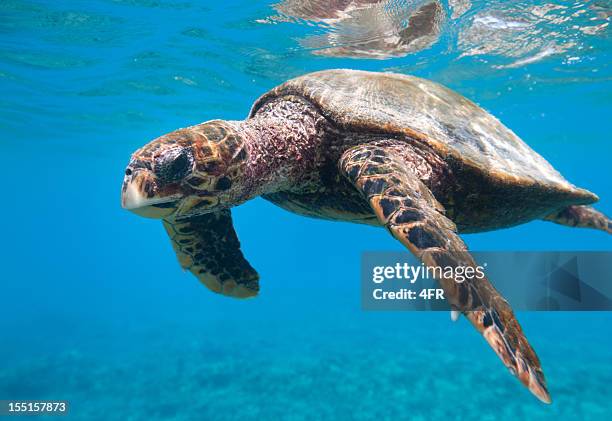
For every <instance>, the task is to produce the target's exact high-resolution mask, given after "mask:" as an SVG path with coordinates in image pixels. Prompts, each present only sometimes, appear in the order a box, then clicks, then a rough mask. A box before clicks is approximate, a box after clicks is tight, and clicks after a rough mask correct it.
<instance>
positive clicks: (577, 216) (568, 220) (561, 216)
mask: <svg viewBox="0 0 612 421" xmlns="http://www.w3.org/2000/svg"><path fill="white" fill-rule="evenodd" d="M544 220H545V221H551V222H554V223H556V224H561V225H567V226H568V227H580V228H593V229H597V230H601V231H605V232H607V233H608V234H612V220H610V218H608V217H607V216H606V215H604V214H603V213H601V212H599V211H598V210H595V209H593V208H592V207H591V206H568V207H567V208H564V209H561V210H560V211H557V212H554V213H551V214H550V215H548V216H546V217H545V218H544Z"/></svg>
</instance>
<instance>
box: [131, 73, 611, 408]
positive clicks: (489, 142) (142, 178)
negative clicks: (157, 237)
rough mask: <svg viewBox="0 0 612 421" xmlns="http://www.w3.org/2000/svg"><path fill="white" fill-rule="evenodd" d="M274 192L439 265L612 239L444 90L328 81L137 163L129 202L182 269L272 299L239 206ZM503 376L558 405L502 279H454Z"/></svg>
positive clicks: (446, 285) (570, 192)
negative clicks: (162, 233) (536, 245)
mask: <svg viewBox="0 0 612 421" xmlns="http://www.w3.org/2000/svg"><path fill="white" fill-rule="evenodd" d="M257 196H262V197H264V198H265V199H267V200H269V201H271V202H273V203H275V204H276V205H278V206H281V207H283V208H285V209H287V210H289V211H292V212H295V213H298V214H301V215H305V216H311V217H317V218H324V219H328V220H339V221H349V222H357V223H365V224H371V225H376V226H381V227H385V228H386V229H387V230H388V231H389V233H390V234H391V235H393V236H394V237H395V238H396V239H397V240H398V241H400V242H401V243H402V244H403V245H404V246H406V248H407V249H408V250H409V251H410V252H412V253H413V254H414V255H415V256H416V257H417V258H419V259H420V260H421V261H422V262H423V263H424V264H426V265H427V266H428V267H432V268H436V267H449V266H450V267H458V266H473V267H475V266H476V262H475V261H474V259H473V258H472V257H471V255H470V253H469V252H468V250H467V247H466V245H465V244H464V242H463V241H462V240H461V238H460V237H459V233H462V232H479V231H486V230H494V229H499V228H504V227H509V226H513V225H517V224H521V223H524V222H527V221H531V220H534V219H545V220H549V221H553V222H556V223H559V224H562V225H568V226H579V227H588V228H595V229H599V230H603V231H605V232H608V233H612V223H611V221H610V220H609V219H608V218H607V217H606V216H605V215H603V214H602V213H600V212H598V211H596V210H595V209H593V208H591V207H589V206H586V205H588V204H590V203H593V202H595V201H597V196H595V195H594V194H593V193H590V192H589V191H587V190H584V189H580V188H577V187H575V186H573V185H572V184H570V183H569V182H568V181H567V180H565V179H564V178H563V177H562V176H561V175H560V174H559V173H558V172H557V171H556V170H555V169H554V168H553V167H552V166H551V165H550V164H549V163H548V162H547V161H546V160H545V159H544V158H543V157H541V156H540V155H538V154H537V153H536V152H535V151H533V150H532V149H531V148H530V147H529V146H527V144H525V143H524V142H523V141H522V140H521V139H519V138H518V137H517V136H516V135H515V134H514V133H513V132H512V131H510V130H509V129H508V128H506V127H505V126H504V125H503V124H501V123H500V122H499V121H498V120H497V119H496V118H494V117H493V116H492V115H490V114H489V113H487V112H486V111H484V110H483V109H482V108H480V107H478V106H477V105H476V104H474V103H473V102H471V101H469V100H468V99H466V98H464V97H462V96H461V95H459V94H457V93H455V92H453V91H451V90H449V89H447V88H445V87H443V86H441V85H439V84H437V83H434V82H431V81H427V80H424V79H420V78H416V77H412V76H406V75H398V74H391V73H371V72H363V71H354V70H327V71H322V72H317V73H311V74H307V75H304V76H301V77H298V78H296V79H292V80H289V81H287V82H286V83H284V84H282V85H280V86H278V87H276V88H274V89H273V90H271V91H270V92H268V93H266V94H264V95H263V96H262V97H260V98H259V99H258V100H257V101H256V102H255V104H254V105H253V107H252V109H251V112H250V114H249V116H248V118H247V119H246V120H244V121H223V120H213V121H208V122H205V123H202V124H198V125H195V126H192V127H188V128H185V129H179V130H176V131H174V132H171V133H169V134H167V135H164V136H161V137H159V138H157V139H155V140H153V141H152V142H150V143H149V144H147V145H145V146H144V147H143V148H141V149H139V150H138V151H136V152H135V153H134V154H133V155H132V158H131V160H130V163H129V165H128V168H127V169H126V175H125V178H124V182H123V187H122V205H123V207H124V208H126V209H129V210H131V211H133V212H135V213H137V214H139V215H142V216H146V217H151V218H158V219H162V220H163V224H164V226H165V228H166V230H167V232H168V235H169V236H170V239H171V241H172V244H173V247H174V249H175V251H176V253H177V256H178V259H179V262H180V263H181V265H182V266H183V267H184V268H185V269H188V270H189V271H191V272H192V273H193V274H194V275H195V276H197V277H198V279H199V280H200V281H201V282H202V283H203V284H204V285H206V286H207V287H208V288H210V289H211V290H213V291H215V292H218V293H221V294H224V295H228V296H233V297H249V296H254V295H256V294H257V293H258V292H259V276H258V274H257V272H256V271H255V270H254V269H253V267H252V266H251V265H250V264H249V263H248V261H247V260H246V259H245V258H244V256H243V255H242V252H241V251H240V243H239V241H238V237H237V236H236V233H235V231H234V229H233V224H232V220H231V213H230V208H231V207H233V206H237V205H239V204H241V203H243V202H245V201H247V200H249V199H252V198H254V197H257ZM438 281H439V283H440V285H441V286H442V288H443V289H444V291H445V297H446V298H447V300H448V301H449V303H450V305H451V307H452V308H453V309H454V310H453V314H454V316H456V315H457V314H459V313H462V314H464V315H465V317H466V318H468V320H470V322H471V323H472V324H473V325H474V326H475V327H476V329H477V330H478V331H479V332H480V333H481V334H482V335H483V336H484V338H485V339H486V340H487V342H488V343H489V344H490V346H491V347H492V348H493V349H494V351H495V352H496V353H497V355H498V356H499V357H500V358H501V359H502V361H503V362H504V364H505V365H506V366H507V367H508V368H509V369H510V371H511V372H512V373H513V374H514V375H515V376H517V378H518V379H519V380H520V381H521V382H522V383H523V384H524V385H525V386H526V387H528V388H529V390H530V391H531V392H532V393H534V394H535V395H536V396H537V397H538V398H539V399H541V400H542V401H544V402H550V396H549V393H548V391H547V389H546V382H545V380H544V375H543V373H542V369H541V366H540V362H539V360H538V357H537V356H536V354H535V352H534V351H533V349H532V348H531V346H530V345H529V343H528V341H527V339H526V338H525V335H524V334H523V332H522V330H521V327H520V325H519V324H518V322H517V320H516V318H515V316H514V314H513V312H512V309H511V308H510V306H509V305H508V303H507V302H506V301H505V300H504V298H503V297H502V296H501V295H500V294H499V293H498V292H497V291H496V290H495V288H494V287H493V286H492V284H491V283H490V282H489V280H488V279H487V278H486V277H485V278H482V279H478V278H474V279H468V280H466V281H464V282H460V281H455V280H454V279H453V278H444V277H440V278H439V279H438Z"/></svg>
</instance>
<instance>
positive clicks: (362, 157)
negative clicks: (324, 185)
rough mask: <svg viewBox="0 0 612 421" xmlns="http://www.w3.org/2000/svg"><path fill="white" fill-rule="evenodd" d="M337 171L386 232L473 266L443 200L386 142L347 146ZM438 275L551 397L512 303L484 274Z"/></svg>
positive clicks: (427, 252)
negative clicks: (461, 277) (364, 200)
mask: <svg viewBox="0 0 612 421" xmlns="http://www.w3.org/2000/svg"><path fill="white" fill-rule="evenodd" d="M340 171H341V172H342V173H343V174H344V175H345V176H346V177H347V178H348V179H349V180H350V181H351V182H352V183H353V185H354V186H355V187H356V188H357V189H358V190H360V191H361V192H362V194H363V195H364V196H365V197H366V198H367V199H368V201H369V202H370V205H371V206H372V209H373V210H374V212H375V213H376V215H377V217H378V219H379V220H380V221H381V222H382V223H383V224H384V226H385V227H386V228H387V229H388V230H389V231H390V232H391V234H392V235H393V236H394V237H395V238H396V239H397V240H399V241H400V242H401V243H402V244H404V245H405V246H406V247H407V248H408V249H409V250H410V251H411V252H412V253H413V254H414V255H415V256H416V257H418V258H419V259H420V260H421V261H422V262H423V263H425V265H427V266H428V267H431V268H436V267H439V268H446V267H448V266H450V267H453V268H456V267H458V266H464V267H474V268H476V263H475V261H474V259H473V258H472V256H471V255H470V253H469V252H468V251H467V247H466V245H465V244H464V243H463V241H462V240H461V238H460V237H459V236H458V235H457V232H456V227H455V224H454V223H453V222H452V221H451V220H449V219H448V218H447V217H446V216H444V214H443V212H444V210H443V208H442V205H441V204H440V203H439V202H438V201H437V200H436V199H435V198H434V196H433V194H432V193H431V192H430V191H429V189H428V188H427V187H426V186H425V185H424V184H423V183H422V182H421V181H420V180H419V179H418V177H417V176H415V175H414V174H413V172H412V170H411V169H410V167H409V165H407V164H406V162H405V161H404V160H402V159H401V157H397V156H396V155H395V152H394V151H393V150H392V149H391V148H389V147H385V146H384V145H383V146H378V145H376V144H369V145H363V146H357V147H354V148H352V149H349V150H348V151H346V152H345V153H344V154H343V156H342V158H341V159H340ZM452 272H453V273H455V271H454V270H453V271H452ZM437 280H438V281H439V282H440V284H441V286H442V288H443V289H444V291H445V296H446V298H447V299H448V301H449V303H450V304H451V307H452V308H453V309H455V310H459V311H460V312H461V313H463V314H464V315H465V316H466V317H467V318H468V319H469V320H470V322H472V324H473V325H474V326H475V327H476V329H477V330H478V331H479V332H480V333H481V334H482V335H483V336H484V338H485V339H486V340H487V342H488V343H489V345H491V347H492V348H493V350H494V351H495V352H496V353H497V355H498V356H499V357H500V358H501V360H502V361H503V363H504V364H505V365H506V367H508V369H510V371H511V372H512V373H513V374H514V375H515V376H516V377H518V379H519V380H520V381H521V382H522V383H523V384H524V385H525V386H527V387H528V388H529V390H530V391H531V392H532V393H533V394H534V395H536V396H537V397H538V398H539V399H540V400H542V401H543V402H546V403H550V396H549V394H548V391H547V389H546V382H545V380H544V374H543V373H542V369H541V367H540V361H539V360H538V357H537V356H536V354H535V352H534V351H533V349H532V348H531V346H530V345H529V343H528V342H527V339H526V338H525V335H524V334H523V331H522V329H521V327H520V325H519V324H518V322H517V320H516V318H515V316H514V314H513V312H512V309H511V308H510V306H509V305H508V303H507V302H506V300H504V298H503V297H502V296H501V295H500V294H499V293H498V292H497V290H495V288H494V287H493V285H491V283H490V282H489V281H488V279H487V278H486V277H483V278H481V279H479V278H477V277H474V278H472V279H466V280H465V281H463V282H459V281H455V279H454V278H452V277H438V278H437Z"/></svg>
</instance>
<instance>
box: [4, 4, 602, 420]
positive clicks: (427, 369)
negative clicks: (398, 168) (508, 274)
mask: <svg viewBox="0 0 612 421" xmlns="http://www.w3.org/2000/svg"><path fill="white" fill-rule="evenodd" d="M395 3H402V5H401V7H407V8H410V7H413V6H414V4H416V3H417V2H395ZM389 7H391V9H392V8H393V7H400V6H397V5H393V4H391V5H390V6H389ZM443 7H444V10H445V18H444V21H443V22H442V24H441V31H440V34H438V36H437V38H436V40H435V41H434V42H432V43H431V45H428V46H425V47H424V48H423V49H422V50H420V51H415V52H412V53H411V54H408V55H406V56H403V57H389V58H386V59H384V60H376V59H352V58H347V57H330V56H325V55H321V54H317V50H313V49H312V48H310V47H308V46H307V45H309V44H308V43H305V42H304V40H305V39H309V37H313V36H314V37H317V36H318V37H319V38H320V37H326V36H328V35H330V34H334V32H337V31H338V29H337V28H335V27H333V25H331V24H329V23H325V22H323V23H322V22H317V21H312V20H308V19H305V18H300V17H291V16H286V15H282V14H280V15H279V12H278V10H274V7H273V5H272V4H271V3H269V2H249V1H244V0H243V1H236V0H228V1H224V2H222V3H217V2H214V3H213V2H197V1H192V0H93V1H92V0H89V1H76V0H75V1H64V2H60V1H22V0H2V1H1V2H0V92H1V96H0V151H1V155H0V156H1V157H2V165H0V180H1V181H2V199H1V203H2V206H0V220H2V221H3V222H2V240H3V241H2V242H1V243H0V244H1V245H0V248H1V250H0V262H1V265H0V268H1V270H0V332H1V334H0V361H1V363H0V399H65V400H69V401H70V403H71V415H70V417H71V418H75V419H104V420H108V419H118V420H126V419H134V420H138V419H177V420H179V419H181V420H182V419H211V420H213V419H214V420H230V419H295V420H302V419H359V420H362V419H363V420H367V419H449V418H451V419H456V418H460V419H517V418H518V419H523V418H525V419H553V418H554V419H555V420H562V419H568V420H569V419H572V420H574V419H610V418H612V404H611V403H610V397H611V396H610V391H609V385H610V384H611V383H612V340H611V339H610V338H612V315H610V314H609V313H571V314H570V313H521V314H519V319H520V321H521V323H522V325H523V328H524V330H525V331H526V333H527V336H528V337H529V339H530V341H531V343H532V345H533V346H534V348H535V349H536V351H537V352H538V355H539V357H540V359H541V360H542V364H543V367H544V371H545V373H546V376H547V380H548V385H549V389H550V392H551V395H552V398H553V404H552V405H550V406H546V405H543V404H541V403H539V402H538V401H537V400H536V399H535V398H533V397H532V396H531V395H530V394H529V392H528V391H526V390H524V388H523V387H522V386H521V385H520V384H519V383H518V382H517V381H516V380H515V379H514V378H513V377H512V376H511V375H509V374H508V373H507V371H506V370H505V369H504V368H503V366H502V364H501V363H500V362H499V361H498V359H497V357H496V356H495V355H494V353H493V352H491V350H490V349H488V346H487V345H486V344H485V342H484V341H483V340H482V339H481V338H480V337H479V335H478V334H477V333H476V332H475V331H474V330H473V329H472V327H471V326H470V325H469V324H468V323H467V322H466V321H465V320H461V321H460V322H458V323H451V322H450V320H449V317H448V315H447V314H441V313H412V312H410V313H408V312H405V313H395V312H394V313H372V312H364V311H362V309H361V306H360V290H359V263H360V256H361V253H362V252H363V251H365V250H370V251H377V250H402V248H401V246H400V245H399V244H398V243H396V242H395V241H394V240H393V239H392V238H390V237H389V235H388V234H387V233H386V232H385V231H384V230H381V229H376V228H371V227H364V226H358V225H350V224H342V223H332V222H324V221H319V220H313V219H306V218H303V217H299V216H297V215H293V214H290V213H287V212H285V211H283V210H280V209H278V208H276V207H274V206H273V205H271V204H270V203H268V202H265V201H263V200H262V199H255V200H253V201H251V202H248V203H246V204H245V205H243V206H240V207H239V208H236V209H235V210H234V218H235V224H236V229H237V232H238V234H239V237H240V239H241V242H242V245H243V250H244V252H245V255H246V256H247V257H248V259H249V260H250V261H251V263H252V264H253V266H254V267H255V268H256V269H257V270H258V271H259V273H260V275H261V278H262V279H261V293H260V296H259V297H257V298H256V299H252V300H246V301H236V300H232V299H229V298H225V297H222V296H219V295H215V294H212V293H210V292H208V291H207V290H205V288H204V287H202V286H201V285H199V283H198V282H197V281H196V280H195V279H194V278H193V277H192V276H191V275H190V274H188V273H185V272H182V271H181V269H180V268H179V266H178V263H177V262H176V258H175V256H174V254H173V252H172V248H171V245H170V243H169V241H168V240H167V238H166V235H165V233H164V231H163V228H162V226H161V224H160V223H159V222H158V221H152V220H146V219H142V218H139V217H137V216H135V215H133V214H130V213H128V212H126V211H124V210H122V209H121V207H120V203H119V193H120V191H119V190H120V186H121V182H122V178H123V171H124V169H125V165H126V164H127V161H128V159H129V156H130V154H131V153H132V152H133V151H134V150H135V149H137V148H138V147H140V146H141V145H143V144H144V143H146V142H148V141H149V140H151V139H153V138H155V137H157V136H159V135H160V134H163V133H167V132H169V131H172V130H174V129H176V128H178V127H185V126H188V125H192V124H195V123H199V122H201V121H204V120H208V119H212V118H224V119H242V118H244V117H245V116H246V114H247V112H248V110H249V107H250V105H251V103H252V102H253V101H254V100H255V99H256V98H257V97H258V96H259V95H260V94H262V93H264V92H265V91H267V90H268V89H270V88H272V87H274V86H275V85H277V84H279V83H281V82H283V81H284V80H286V79H288V78H290V77H294V76H298V75H300V74H303V73H306V72H309V71H314V70H320V69H326V68H346V67H348V68H357V69H365V70H380V71H383V70H387V71H389V70H391V71H396V72H402V73H411V74H415V75H418V76H421V77H427V78H431V79H433V80H436V81H439V82H441V83H444V84H445V85H447V86H449V87H451V88H453V89H455V90H457V91H459V92H460V93H462V94H464V95H466V96H467V97H469V98H471V99H473V100H474V101H476V102H478V103H479V104H480V105H481V106H483V107H484V108H485V109H487V110H489V111H490V112H491V113H493V114H494V115H496V116H497V117H499V118H500V119H501V120H502V121H503V122H504V123H505V124H506V125H507V126H509V127H510V128H512V129H513V130H514V131H515V132H516V133H517V134H519V135H520V136H521V137H522V138H523V139H524V140H525V141H527V143H529V144H530V145H531V146H532V147H533V148H534V149H535V150H537V151H538V152H539V153H540V154H542V155H543V156H544V157H546V158H547V159H548V160H549V161H550V162H551V163H552V164H553V165H554V166H555V167H556V168H557V169H559V170H560V171H561V172H562V173H563V174H564V175H565V176H566V178H568V179H569V180H570V181H571V182H573V183H575V184H576V185H579V186H582V187H585V188H587V189H589V190H591V191H593V192H596V193H597V194H598V195H599V196H600V198H601V203H600V204H598V208H599V209H600V210H602V211H604V212H606V213H607V214H608V215H612V188H611V183H610V180H611V178H612V177H611V175H612V169H611V168H610V156H612V145H611V143H610V115H611V111H612V107H611V105H612V97H611V94H610V92H611V87H612V72H611V69H610V57H611V52H612V51H611V50H612V48H611V47H612V44H611V42H610V31H609V28H608V27H607V24H608V21H609V17H610V14H611V12H610V11H611V10H612V5H611V4H610V2H608V1H579V2H564V1H557V2H555V3H552V2H551V3H546V4H542V3H540V2H527V1H521V2H481V1H473V2H471V3H470V2H463V1H457V0H455V1H451V2H449V3H448V4H447V3H445V2H444V3H443ZM277 9H278V7H277ZM385 10H387V9H385ZM318 48H319V47H318ZM320 48H325V46H322V47H320ZM464 238H465V240H466V242H467V243H468V245H469V246H470V247H471V248H472V249H478V250H610V249H612V239H611V238H610V236H608V235H606V234H604V233H601V232H595V231H590V230H578V229H570V228H565V227H561V226H558V225H554V224H550V223H545V222H533V223H529V224H526V225H524V226H520V227H516V228H513V229H508V230H503V231H496V232H490V233H484V234H473V235H466V236H464ZM611 281H612V279H611Z"/></svg>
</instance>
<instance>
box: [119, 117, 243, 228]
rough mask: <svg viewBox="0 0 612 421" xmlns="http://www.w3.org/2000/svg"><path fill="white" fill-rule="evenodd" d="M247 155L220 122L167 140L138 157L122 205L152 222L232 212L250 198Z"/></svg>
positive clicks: (127, 173)
mask: <svg viewBox="0 0 612 421" xmlns="http://www.w3.org/2000/svg"><path fill="white" fill-rule="evenodd" d="M246 158H247V152H246V150H245V148H244V141H243V139H242V137H241V136H240V134H239V133H238V131H237V129H236V127H235V126H234V125H233V124H232V123H229V122H225V121H221V120H214V121H209V122H206V123H202V124H198V125H196V126H192V127H188V128H186V129H179V130H176V131H173V132H171V133H168V134H166V135H164V136H161V137H159V138H157V139H155V140H153V141H151V142H150V143H148V144H147V145H145V146H144V147H142V148H140V149H139V150H137V151H136V152H134V154H133V155H132V158H131V160H130V163H129V165H128V167H127V169H126V170H125V177H124V180H123V187H122V189H121V205H122V206H123V208H124V209H128V210H130V211H132V212H134V213H136V214H138V215H141V216H145V217H148V218H166V217H170V216H172V217H174V218H186V217H190V216H194V215H200V214H205V213H210V212H214V211H218V210H221V209H226V208H229V207H231V206H234V205H235V204H238V203H240V202H241V201H243V200H242V197H243V196H244V192H243V189H241V188H240V185H241V184H242V183H241V182H240V180H241V179H243V177H242V174H243V172H244V169H245V167H246V165H245V163H246Z"/></svg>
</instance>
